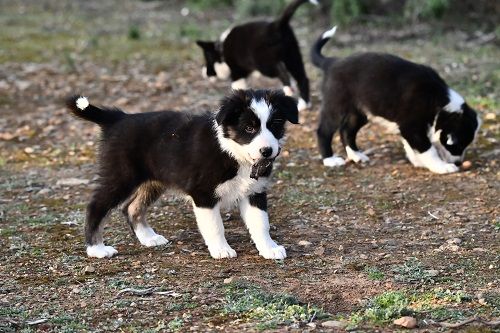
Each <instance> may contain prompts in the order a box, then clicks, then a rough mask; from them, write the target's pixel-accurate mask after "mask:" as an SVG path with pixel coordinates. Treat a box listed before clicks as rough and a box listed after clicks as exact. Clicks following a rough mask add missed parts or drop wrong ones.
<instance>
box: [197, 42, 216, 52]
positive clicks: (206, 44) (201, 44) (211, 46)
mask: <svg viewBox="0 0 500 333" xmlns="http://www.w3.org/2000/svg"><path fill="white" fill-rule="evenodd" d="M196 44H197V45H198V46H199V47H201V48H202V49H204V50H214V49H215V43H214V42H207V41H203V40H197V41H196Z"/></svg>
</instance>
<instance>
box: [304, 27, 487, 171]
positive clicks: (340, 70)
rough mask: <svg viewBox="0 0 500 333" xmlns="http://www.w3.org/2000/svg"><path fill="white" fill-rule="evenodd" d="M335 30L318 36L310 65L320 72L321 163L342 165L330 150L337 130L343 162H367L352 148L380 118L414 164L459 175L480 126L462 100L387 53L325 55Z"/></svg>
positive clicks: (427, 73) (428, 73) (429, 72)
mask: <svg viewBox="0 0 500 333" xmlns="http://www.w3.org/2000/svg"><path fill="white" fill-rule="evenodd" d="M335 30H336V27H335V28H333V29H331V30H329V31H326V32H325V33H323V34H322V35H321V36H320V37H319V38H318V40H317V41H316V42H315V44H314V46H313V47H312V49H311V59H312V62H313V64H314V65H315V66H317V67H319V68H320V69H321V70H322V71H323V73H324V78H323V86H322V94H323V103H322V108H321V116H320V123H319V127H318V130H317V136H318V144H319V149H320V152H321V156H322V158H323V164H324V165H325V166H329V167H336V166H341V165H344V164H345V160H344V159H343V158H342V157H340V156H338V155H334V153H333V150H332V147H331V143H332V138H333V135H334V134H335V132H336V131H337V130H339V131H340V138H341V140H342V144H343V145H344V148H345V150H346V153H347V157H348V159H350V160H352V161H354V162H356V163H359V162H366V161H368V156H366V155H365V154H363V153H362V152H361V151H360V150H359V149H358V146H357V145H356V134H357V133H358V131H359V129H360V128H361V127H363V126H364V125H365V124H366V123H367V122H368V119H369V118H372V117H381V118H383V119H384V120H385V122H386V123H387V122H391V123H393V124H394V125H396V127H397V129H399V132H400V133H401V136H402V137H403V145H404V149H405V151H406V155H407V157H408V159H409V160H410V162H411V163H412V164H413V165H414V166H416V167H424V168H427V169H429V170H430V171H432V172H435V173H440V174H443V173H450V172H456V171H458V170H459V166H460V164H461V163H462V161H463V158H464V155H465V150H466V148H467V147H468V146H469V145H470V144H471V143H472V142H473V140H474V138H475V137H476V135H477V132H478V129H479V126H480V124H481V120H480V118H479V116H478V115H477V114H476V112H475V111H474V110H473V109H472V108H471V107H469V105H468V104H467V103H466V102H465V100H464V98H463V97H462V96H460V95H459V94H458V93H457V92H456V91H454V90H453V89H451V88H449V87H448V85H447V84H446V83H445V82H444V80H443V79H442V78H441V77H440V76H439V75H438V74H437V73H436V72H435V71H434V70H433V69H432V68H430V67H427V66H424V65H419V64H415V63H413V62H410V61H407V60H404V59H402V58H399V57H397V56H394V55H391V54H383V53H360V54H355V55H352V56H349V57H347V58H344V59H340V58H335V57H324V56H323V55H322V54H321V49H322V47H323V46H324V45H325V44H326V42H327V41H328V40H329V39H330V38H332V36H333V35H334V33H335Z"/></svg>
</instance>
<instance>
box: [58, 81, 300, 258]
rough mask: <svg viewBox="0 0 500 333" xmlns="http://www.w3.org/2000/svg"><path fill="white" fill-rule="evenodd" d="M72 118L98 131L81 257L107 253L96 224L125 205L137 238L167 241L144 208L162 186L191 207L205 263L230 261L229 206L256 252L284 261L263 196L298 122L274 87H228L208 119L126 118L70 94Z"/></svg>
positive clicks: (148, 242) (165, 114)
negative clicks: (225, 212)
mask: <svg viewBox="0 0 500 333" xmlns="http://www.w3.org/2000/svg"><path fill="white" fill-rule="evenodd" d="M67 106H68V108H69V109H70V110H71V112H72V113H73V114H74V115H75V116H77V117H79V118H82V119H85V120H88V121H91V122H94V123H96V124H98V125H99V126H100V127H101V129H102V142H101V146H100V150H99V176H100V178H99V181H98V186H97V188H96V189H95V190H94V193H93V195H92V199H91V201H90V203H89V204H88V207H87V217H86V225H85V240H86V244H87V255H88V256H89V257H97V258H103V257H112V256H113V255H114V254H116V253H117V251H116V250H115V249H114V248H113V247H112V246H106V245H104V239H103V219H104V218H105V217H106V215H107V214H108V213H109V212H110V210H111V209H113V208H115V207H116V206H118V205H119V204H120V203H122V202H125V204H124V206H123V212H124V214H125V216H126V218H127V221H128V223H129V224H130V226H131V228H132V229H133V231H134V233H135V235H136V236H137V238H138V239H139V242H140V243H141V244H143V245H145V246H157V245H162V244H165V243H167V240H166V239H165V238H164V237H163V236H161V235H158V234H157V233H156V232H155V231H154V230H153V229H152V228H151V227H150V226H149V224H148V223H147V221H146V211H147V208H148V207H149V206H150V205H151V204H152V203H154V202H155V201H156V200H157V199H158V198H159V197H160V195H161V194H162V193H163V192H164V191H165V190H167V189H172V190H174V191H176V192H181V193H182V194H184V195H185V196H186V198H187V199H188V200H189V201H190V202H191V203H192V205H193V210H194V214H195V216H196V222H197V224H198V228H199V230H200V232H201V234H202V236H203V239H204V240H205V243H206V245H207V247H208V250H209V252H210V255H211V256H212V257H213V258H232V257H236V252H235V251H234V250H233V249H232V248H231V247H230V246H229V244H228V243H227V241H226V238H225V237H224V226H223V224H222V219H221V215H220V209H221V208H227V207H229V206H232V205H235V204H238V205H239V208H240V212H241V215H242V218H243V220H244V222H245V224H246V226H247V228H248V230H249V232H250V236H251V238H252V240H253V242H254V243H255V245H256V247H257V249H258V251H259V254H260V255H262V256H263V257H264V258H266V259H283V258H285V257H286V252H285V249H284V248H283V246H280V245H278V244H276V243H275V242H274V240H273V239H271V236H270V235H269V217H268V214H267V199H266V192H267V189H268V187H269V175H270V174H271V170H272V162H273V160H274V159H275V158H276V157H277V156H278V154H279V152H280V150H281V145H282V143H283V137H284V134H285V122H286V121H289V122H291V123H293V124H297V123H298V110H297V106H296V101H295V100H294V99H293V98H291V97H288V96H285V95H284V94H283V93H282V92H281V91H267V90H255V91H254V90H237V91H234V92H233V93H232V94H231V95H230V96H228V97H226V98H225V99H223V100H222V104H221V106H220V109H219V111H218V112H217V113H216V114H214V113H211V112H206V113H203V114H192V113H184V112H174V111H161V112H148V113H139V114H127V113H125V112H123V111H121V110H118V109H115V108H99V107H96V106H94V105H92V104H89V102H88V100H87V98H85V97H81V96H75V97H71V98H69V99H68V101H67Z"/></svg>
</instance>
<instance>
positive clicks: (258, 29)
mask: <svg viewBox="0 0 500 333" xmlns="http://www.w3.org/2000/svg"><path fill="white" fill-rule="evenodd" d="M308 1H309V2H311V3H313V4H316V5H317V4H318V2H317V0H295V1H293V2H291V3H290V4H289V5H288V7H286V8H285V10H284V11H283V13H282V14H281V16H280V17H278V18H277V19H276V20H274V21H252V22H248V23H245V24H242V25H237V26H235V27H233V28H230V29H227V30H226V31H224V32H223V33H222V35H221V36H220V39H219V40H218V41H215V42H213V41H210V42H207V41H196V43H197V44H198V45H199V46H200V47H201V48H202V49H203V55H204V57H205V62H206V66H205V67H204V68H203V75H204V76H208V77H209V78H214V79H215V77H218V78H220V79H223V80H226V79H228V78H230V79H231V81H232V83H231V87H232V88H233V89H246V81H245V78H246V77H248V76H249V75H250V74H251V73H252V72H253V71H259V72H260V73H262V74H263V75H265V76H268V77H272V78H275V77H277V78H279V79H280V80H281V82H282V83H283V85H284V88H283V91H284V92H285V93H286V94H287V95H292V88H291V87H290V75H289V74H291V75H292V77H293V78H294V79H295V81H297V85H298V88H299V91H300V99H299V103H298V108H299V110H303V109H306V108H307V107H308V106H309V105H310V103H309V80H308V79H307V76H306V71H305V69H304V63H303V62H302V55H301V54H300V49H299V44H298V42H297V39H296V38H295V34H294V33H293V30H292V27H291V26H290V19H291V18H292V16H293V14H294V13H295V10H296V9H297V8H298V7H299V6H300V5H302V4H303V3H305V2H308Z"/></svg>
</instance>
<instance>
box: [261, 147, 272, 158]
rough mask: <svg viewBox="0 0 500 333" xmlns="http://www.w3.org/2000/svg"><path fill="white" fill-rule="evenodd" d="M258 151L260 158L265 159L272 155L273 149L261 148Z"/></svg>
mask: <svg viewBox="0 0 500 333" xmlns="http://www.w3.org/2000/svg"><path fill="white" fill-rule="evenodd" d="M259 151H260V153H261V155H262V156H264V157H266V158H267V157H269V156H271V154H272V153H273V148H271V147H262V148H260V149H259Z"/></svg>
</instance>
